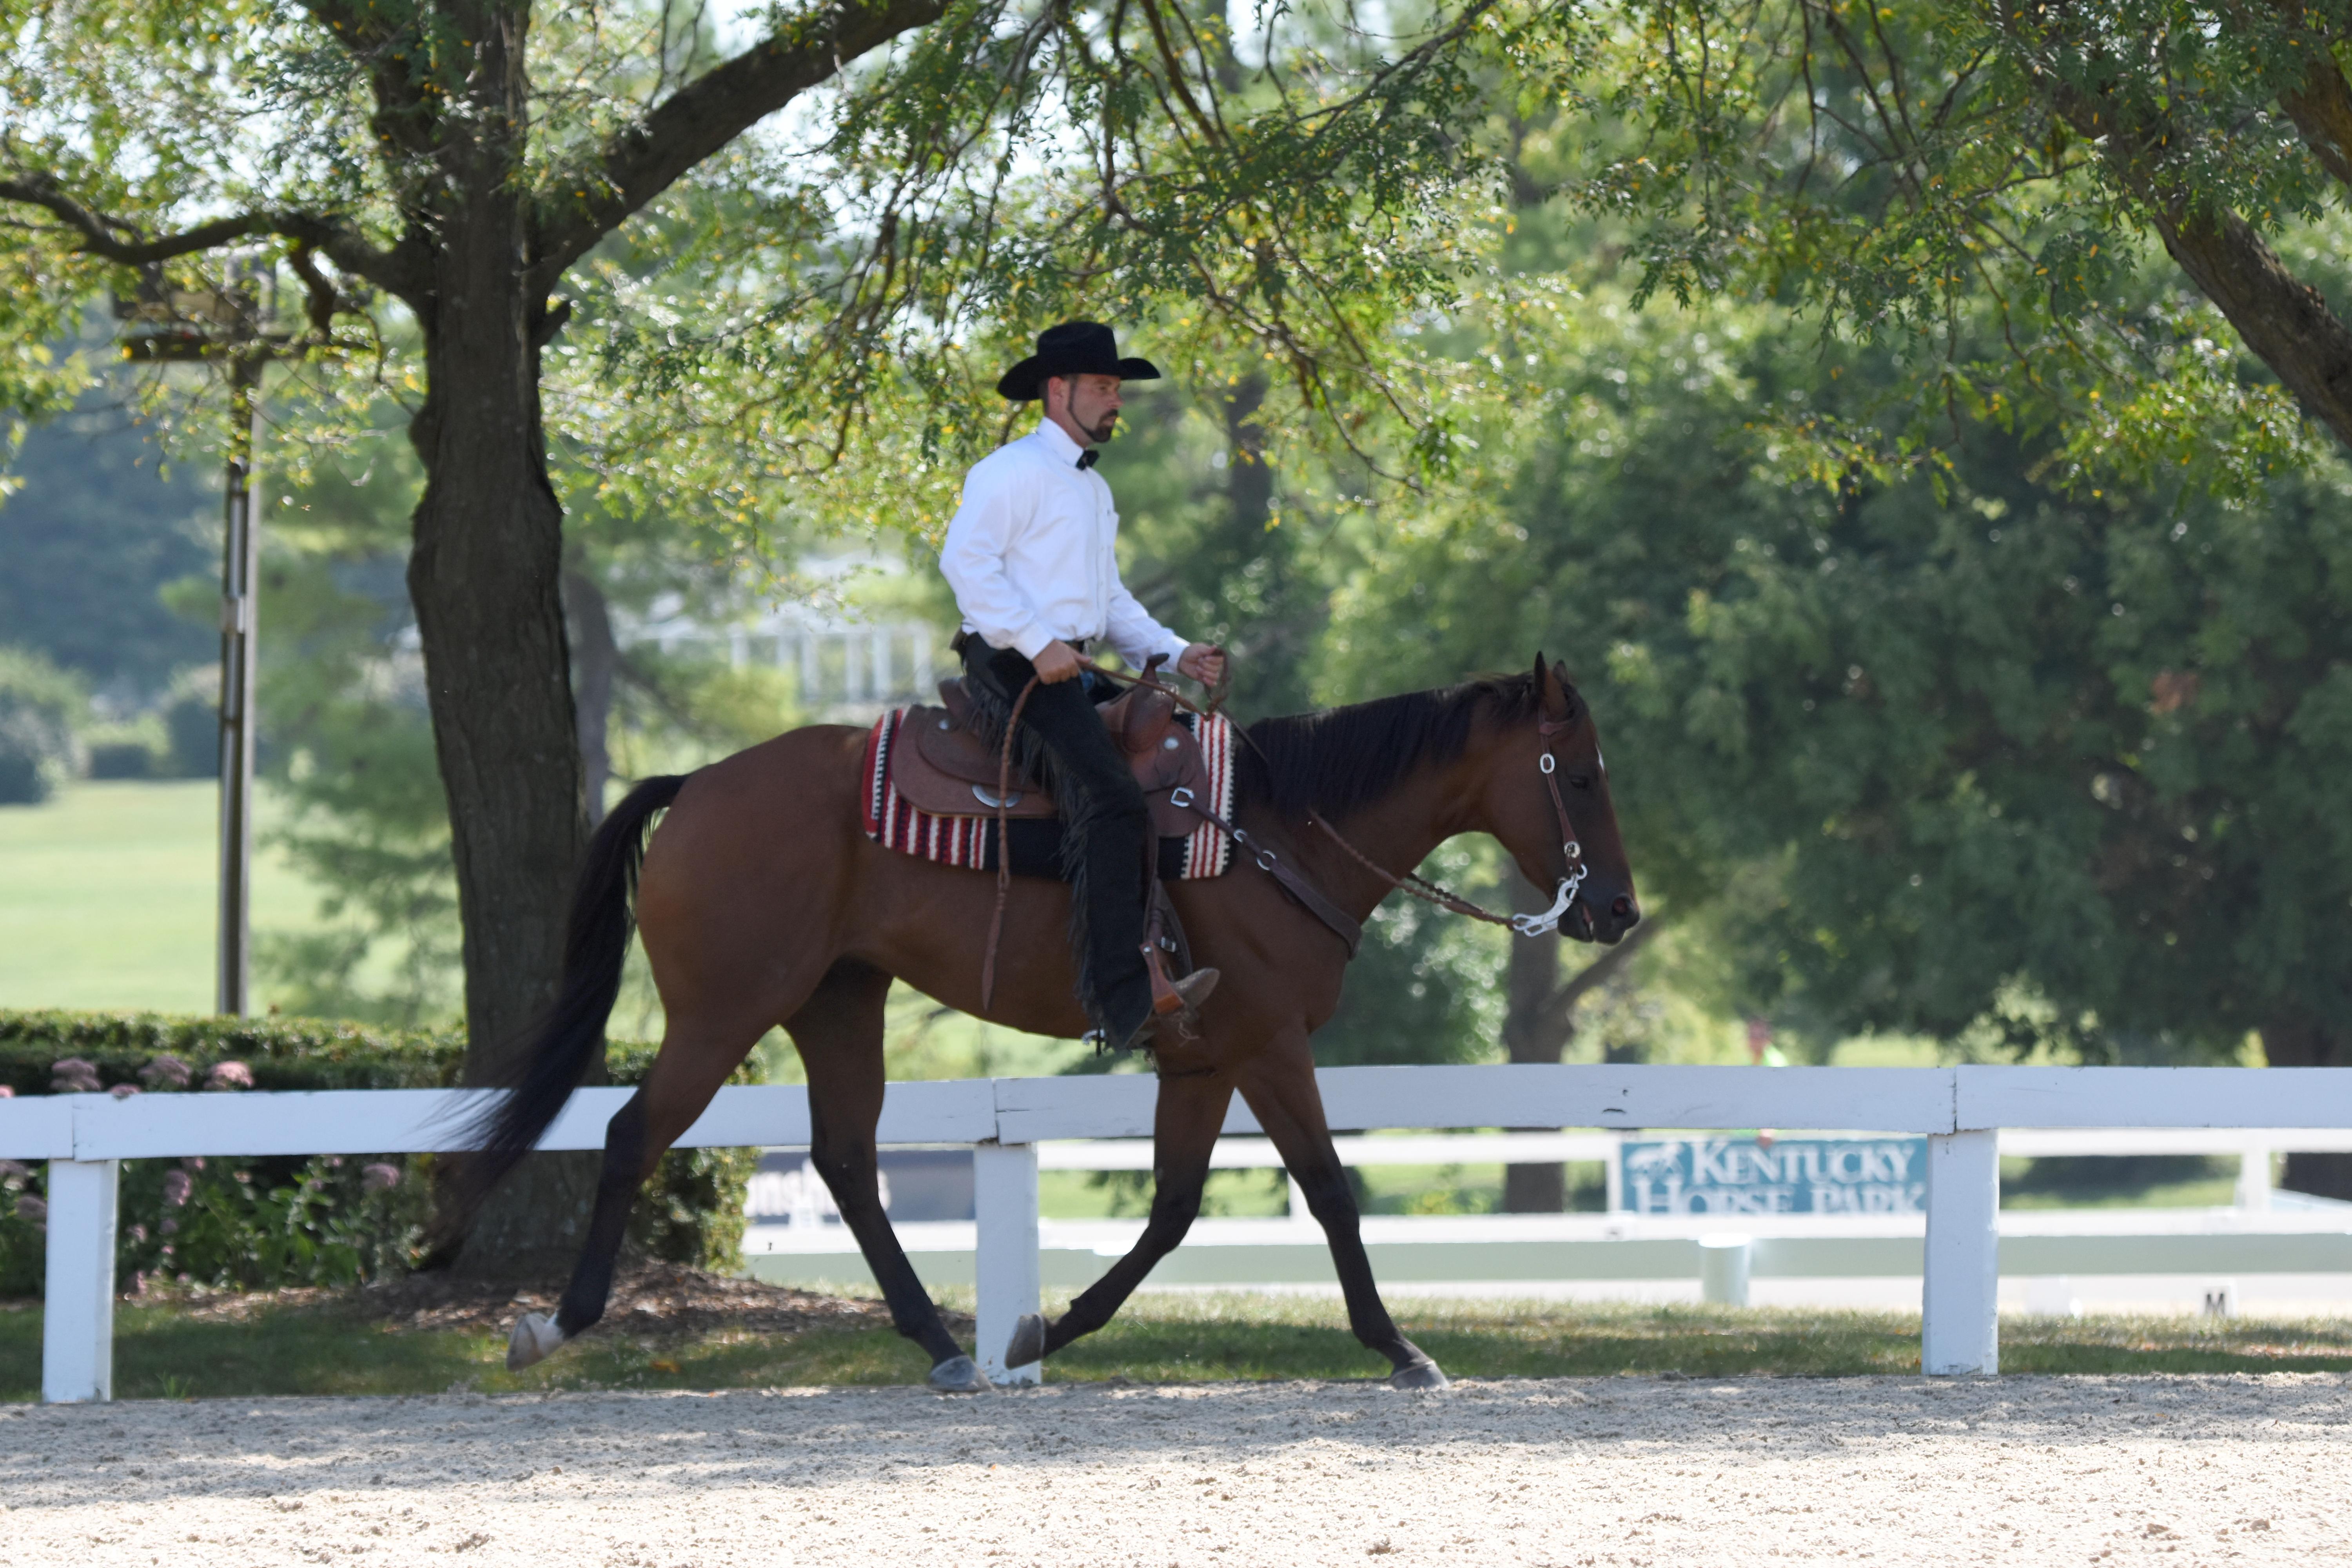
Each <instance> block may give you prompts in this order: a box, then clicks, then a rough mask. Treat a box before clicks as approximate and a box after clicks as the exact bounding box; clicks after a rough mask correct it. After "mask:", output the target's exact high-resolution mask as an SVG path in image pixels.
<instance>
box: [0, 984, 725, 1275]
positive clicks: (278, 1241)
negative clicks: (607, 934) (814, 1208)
mask: <svg viewBox="0 0 2352 1568" xmlns="http://www.w3.org/2000/svg"><path fill="white" fill-rule="evenodd" d="M657 1048H658V1047H654V1046H651V1045H645V1044H640V1043H635V1042H630V1041H615V1042H614V1043H613V1044H612V1045H611V1046H610V1047H608V1048H607V1051H606V1070H607V1073H608V1074H609V1076H610V1078H611V1079H612V1081H614V1082H615V1083H621V1084H632V1083H639V1082H642V1081H643V1080H644V1079H645V1076H646V1072H647V1071H648V1070H649V1069H650V1068H652V1065H653V1058H654V1057H655V1055H656V1050H657ZM464 1061H465V1039H464V1037H463V1036H462V1034H459V1033H457V1032H456V1031H450V1030H443V1031H419V1030H406V1031H401V1030H378V1029H364V1028H361V1027H359V1026H353V1025H350V1024H337V1023H328V1022H322V1021H319V1020H315V1019H299V1018H276V1017H271V1018H191V1017H176V1016H165V1015H160V1014H105V1013H72V1012H64V1011H46V1012H6V1011H0V1088H5V1089H8V1090H10V1091H13V1092H14V1093H16V1094H19V1095H33V1094H47V1093H51V1092H63V1091H68V1090H74V1089H80V1090H83V1091H90V1090H95V1089H110V1090H118V1091H142V1092H148V1093H170V1092H175V1091H190V1090H194V1091H202V1090H203V1089H205V1088H207V1087H210V1088H212V1089H214V1091H215V1092H236V1091H238V1090H239V1089H242V1088H245V1087H250V1088H254V1089H425V1088H445V1087H450V1086H454V1085H455V1084H456V1083H457V1081H458V1076H459V1072H460V1070H461V1068H463V1066H464ZM224 1067H226V1068H227V1071H226V1073H225V1072H223V1071H222V1070H221V1069H222V1068H224ZM758 1077H759V1074H758V1068H757V1067H756V1065H755V1064H753V1063H746V1064H745V1065H744V1066H743V1067H742V1068H739V1069H737V1072H736V1075H735V1081H738V1082H755V1081H757V1080H758ZM432 1163H433V1160H432V1157H431V1156H428V1155H412V1156H402V1155H396V1154H394V1155H383V1156H380V1157H377V1158H375V1159H372V1160H371V1159H367V1158H365V1157H352V1158H344V1157H341V1156H335V1155H323V1156H319V1157H316V1158H311V1159H299V1158H289V1159H250V1160H236V1161H226V1160H221V1159H211V1160H205V1159H190V1160H178V1161H161V1160H144V1161H129V1162H126V1163H124V1165H123V1167H122V1188H121V1216H122V1217H121V1228H120V1230H119V1233H118V1239H117V1253H116V1272H117V1277H118V1278H119V1279H121V1281H122V1282H123V1283H124V1286H125V1288H126V1289H130V1288H133V1286H134V1282H135V1281H136V1279H138V1278H139V1277H140V1276H142V1275H150V1276H154V1277H157V1278H160V1279H183V1280H186V1281H188V1282H192V1283H195V1284H202V1285H217V1286H233V1287H236V1288H240V1289H274V1288H276V1287H278V1286H282V1285H321V1284H323V1285H341V1284H350V1283H353V1282H356V1281H360V1280H365V1279H378V1278H382V1277H383V1276H385V1275H387V1274H396V1273H400V1272H403V1271H404V1270H406V1269H407V1268H412V1267H414V1266H415V1263H416V1262H417V1261H418V1260H419V1259H420V1258H421V1257H422V1256H423V1245H424V1238H425V1226H426V1220H427V1217H428V1213H429V1209H430V1197H429V1193H430V1186H431V1181H430V1174H429V1173H430V1171H431V1168H432ZM757 1163H758V1155H757V1152H756V1151H751V1150H740V1149H674V1150H671V1151H669V1152H667V1153H666V1154H665V1155H663V1157H662V1160H661V1163H660V1166H659V1168H658V1169H657V1171H656V1174H655V1175H654V1177H653V1179H652V1180H650V1181H649V1182H647V1183H646V1187H645V1189H644V1191H643V1192H642V1194H640V1196H639V1198H638V1201H637V1206H636V1208H635V1211H634V1212H633V1213H632V1215H631V1217H630V1226H629V1239H630V1241H631V1243H632V1244H633V1245H634V1246H635V1247H639V1248H642V1249H643V1250H644V1251H645V1252H646V1253H647V1254H649V1255H651V1256H653V1257H656V1258H664V1259H667V1260H668V1261H671V1262H677V1263H688V1264H692V1265H695V1266H697V1267H699V1268H719V1269H724V1268H732V1267H734V1266H735V1264H736V1262H737V1261H738V1258H739V1255H740V1247H741V1245H742V1237H743V1223H744V1222H743V1194H744V1189H745V1186H746V1185H747V1184H748V1183H749V1182H750V1180H751V1172H752V1169H753V1168H754V1167H755V1166H756V1165H757ZM0 1188H5V1201H0V1296H8V1295H28V1294H34V1293H37V1291H38V1289H39V1288H40V1281H41V1278H42V1270H43V1261H44V1259H43V1247H42V1238H41V1231H40V1229H39V1225H40V1223H41V1218H40V1216H39V1215H38V1212H37V1211H36V1213H35V1214H34V1215H26V1214H25V1213H24V1212H22V1210H21V1207H20V1204H21V1200H22V1199H23V1198H24V1197H26V1196H30V1197H32V1198H33V1199H35V1200H36V1201H37V1200H39V1199H40V1197H41V1194H42V1178H41V1174H40V1173H39V1171H38V1170H37V1169H35V1170H25V1169H22V1168H17V1169H12V1170H0Z"/></svg>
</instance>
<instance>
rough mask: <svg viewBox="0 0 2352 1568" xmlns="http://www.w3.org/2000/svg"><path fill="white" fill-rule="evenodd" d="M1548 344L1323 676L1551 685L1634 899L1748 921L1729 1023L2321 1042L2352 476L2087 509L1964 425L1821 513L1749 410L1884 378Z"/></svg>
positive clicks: (2150, 1041) (1827, 500)
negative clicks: (1625, 838)
mask: <svg viewBox="0 0 2352 1568" xmlns="http://www.w3.org/2000/svg"><path fill="white" fill-rule="evenodd" d="M1553 343H1554V345H1555V348H1554V352H1555V353H1556V354H1557V356H1558V357H1557V358H1556V359H1555V360H1554V361H1552V362H1551V363H1548V364H1547V365H1545V366H1544V367H1542V375H1541V382H1540V389H1539V391H1538V393H1537V394H1536V395H1534V396H1532V397H1531V399H1530V406H1529V408H1528V411H1527V423H1526V426H1525V427H1524V429H1523V430H1522V431H1521V432H1519V433H1517V435H1513V436H1512V437H1511V440H1512V442H1513V445H1512V446H1511V447H1510V448H1509V449H1510V450H1512V451H1516V452H1517V453H1519V454H1521V455H1522V456H1521V458H1520V460H1519V461H1518V462H1517V466H1516V467H1513V466H1511V464H1510V463H1509V462H1508V461H1507V460H1506V459H1504V458H1500V457H1497V458H1496V468H1497V473H1498V480H1499V482H1500V483H1501V485H1502V486H1503V487H1504V488H1503V489H1501V491H1500V494H1499V502H1500V504H1498V505H1496V506H1493V507H1491V508H1489V507H1480V508H1470V507H1465V508H1462V509H1460V510H1455V511H1450V512H1448V513H1446V514H1444V515H1443V516H1442V517H1440V518H1437V519H1433V520H1432V521H1431V522H1430V523H1428V524H1427V525H1425V526H1423V527H1421V528H1418V529H1415V530H1414V531H1411V532H1410V533H1408V534H1407V535H1405V536H1404V537H1402V538H1392V537H1388V536H1382V535H1377V534H1373V533H1371V532H1370V531H1366V532H1365V534H1364V535H1363V536H1362V537H1363V540H1364V543H1363V545H1362V549H1363V552H1364V553H1363V557H1362V560H1363V564H1362V566H1361V567H1360V569H1359V573H1358V575H1357V577H1356V579H1355V581H1354V583H1353V584H1352V585H1351V587H1350V588H1349V592H1348V594H1347V595H1345V596H1344V597H1343V599H1342V601H1341V607H1340V610H1339V617H1338V621H1337V624H1336V626H1335V630H1334V636H1333V639H1332V644H1331V647H1330V651H1329V653H1328V655H1327V657H1328V658H1333V659H1335V660H1338V661H1340V662H1341V663H1342V664H1344V663H1345V662H1346V661H1347V660H1348V659H1349V656H1350V650H1351V649H1353V648H1356V647H1362V646H1364V645H1365V644H1366V643H1367V642H1368V641H1369V640H1370V639H1372V638H1374V637H1378V638H1381V639H1382V640H1383V641H1384V642H1385V643H1386V644H1387V645H1388V646H1391V647H1402V648H1409V649H1413V650H1415V657H1416V658H1419V659H1420V660H1421V661H1422V662H1423V667H1424V668H1433V669H1442V668H1460V667H1461V665H1462V664H1464V663H1465V662H1490V663H1502V662H1505V661H1508V663H1510V664H1517V663H1519V662H1521V661H1522V660H1523V659H1524V658H1525V655H1526V650H1527V649H1528V647H1532V646H1541V647H1545V648H1546V649H1547V650H1548V651H1549V652H1551V653H1553V654H1555V655H1560V656H1565V657H1566V658H1568V660H1569V663H1570V668H1571V669H1573V670H1574V671H1576V673H1577V674H1578V676H1579V677H1580V681H1581V683H1582V686H1583V689H1584V690H1585V691H1586V693H1587V695H1588V696H1589V697H1590V698H1591V700H1592V702H1593V704H1594V708H1595V710H1596V713H1597V714H1598V717H1599V721H1600V723H1601V731H1602V734H1603V736H1604V739H1605V743H1606V751H1607V755H1608V758H1609V763H1610V768H1611V777H1612V787H1613V790H1614V794H1615V796H1616V800H1617V803H1618V805H1619V810H1620V814H1621V817H1622V820H1623V821H1624V823H1625V825H1626V827H1627V831H1628V835H1629V839H1630V842H1631V845H1632V848H1633V859H1634V864H1635V866H1636V867H1637V868H1639V871H1640V874H1641V876H1642V877H1643V882H1644V885H1645V888H1648V889H1663V890H1664V892H1665V893H1666V894H1667V896H1668V898H1669V899H1670V900H1672V901H1673V902H1674V903H1675V905H1676V906H1677V907H1689V906H1691V905H1693V904H1695V903H1698V902H1703V901H1705V900H1708V899H1711V898H1714V897H1717V896H1718V895H1720V894H1721V893H1723V892H1725V891H1727V890H1736V891H1737V893H1738V898H1737V899H1736V900H1734V902H1733V903H1732V904H1731V906H1730V907H1729V908H1727V910H1725V912H1724V913H1723V915H1722V917H1721V918H1720V920H1719V921H1718V924H1717V931H1719V935H1720V939H1721V940H1723V941H1725V942H1727V944H1728V945H1729V946H1730V948H1731V950H1732V951H1733V952H1735V953H1736V954H1738V960H1737V968H1738V973H1736V975H1735V976H1734V977H1733V978H1732V979H1731V982H1730V987H1731V990H1732V992H1733V994H1734V995H1735V996H1736V997H1737V998H1738V1001H1740V1002H1741V1003H1743V1004H1744V1005H1745V1006H1747V1007H1748V1008H1750V1009H1754V1010H1762V1009H1764V1008H1765V1007H1767V1006H1768V1005H1769V1006H1773V1007H1776V1008H1777V1009H1779V1010H1780V1012H1781V1014H1782V1015H1783V1016H1786V1017H1788V1018H1789V1019H1790V1021H1792V1022H1794V1021H1805V1022H1810V1023H1811V1026H1813V1027H1815V1028H1816V1029H1817V1030H1820V1031H1826V1032H1827V1033H1828V1034H1829V1036H1830V1037H1835V1035H1836V1034H1839V1033H1843V1032H1846V1031H1851V1030H1857V1029H1885V1030H1912V1031H1921V1032H1927V1033H1929V1034H1933V1035H1937V1036H1940V1037H1947V1038H1952V1037H1966V1038H1970V1039H1976V1040H1977V1041H1978V1045H1977V1047H1974V1048H1981V1049H1989V1050H1991V1051H1994V1052H2002V1053H2005V1052H2009V1051H2017V1050H2031V1049H2034V1048H2037V1047H2045V1046H2046V1047H2051V1048H2053V1049H2056V1050H2058V1051H2059V1052H2060V1053H2062V1055H2063V1054H2078V1055H2080V1056H2083V1057H2086V1058H2090V1059H2116V1058H2118V1057H2124V1058H2129V1059H2141V1060H2149V1059H2154V1060H2164V1059H2180V1058H2183V1057H2188V1058H2195V1057H2197V1056H2200V1055H2203V1056H2206V1057H2208V1058H2210V1057H2215V1056H2218V1057H2220V1058H2224V1059H2229V1058H2233V1057H2234V1055H2235V1052H2236V1050H2237V1047H2238V1045H2239V1042H2240V1041H2241V1039H2242V1037H2243V1036H2244V1034H2245V1033H2246V1031H2247V1030H2249V1029H2254V1028H2268V1027H2270V1026H2273V1025H2274V1024H2277V1023H2280V1022H2282V1021H2291V1020H2293V1019H2294V1018H2297V1017H2328V1016H2339V1015H2340V1013H2341V1010H2342V1008H2343V1007H2344V1005H2345V1004H2346V1002H2347V1000H2352V998H2347V996H2345V994H2344V993H2343V989H2342V988H2343V985H2344V981H2343V978H2342V974H2341V968H2340V965H2338V964H2337V963H2336V962H2335V959H2334V956H2333V955H2334V954H2335V953H2336V952H2339V951H2340V950H2341V945H2342V944H2343V943H2344V942H2346V941H2347V940H2352V841H2347V839H2346V837H2344V833H2343V826H2342V824H2341V822H2340V821H2339V820H2338V819H2337V818H2338V816H2339V814H2337V813H2336V812H2335V811H2334V810H2333V809H2332V807H2330V806H2329V805H2327V804H2326V784H2325V782H2324V781H2326V780H2327V779H2329V778H2331V777H2333V776H2336V774H2337V773H2338V772H2339V771H2340V770H2341V768H2342V767H2343V766H2344V765H2345V762H2344V759H2342V758H2340V757H2339V755H2338V741H2339V738H2340V736H2342V735H2344V734H2347V733H2352V728H2347V722H2346V721H2341V720H2339V717H2338V716H2337V714H2336V709H2337V707H2339V706H2340V705H2341V704H2340V703H2339V701H2338V698H2339V695H2340V693H2339V690H2338V688H2339V687H2341V686H2343V684H2344V683H2343V681H2342V680H2341V679H2339V677H2338V673H2337V672H2338V670H2339V668H2341V667H2344V666H2346V665H2347V664H2352V643H2347V641H2346V640H2345V637H2344V633H2345V629H2346V628H2347V627H2352V616H2347V613H2346V612H2347V609H2352V605H2347V603H2346V601H2345V597H2344V595H2345V594H2346V592H2347V589H2346V584H2347V583H2352V576H2347V557H2346V553H2345V552H2346V549H2347V540H2346V539H2344V538H2342V537H2339V535H2340V534H2341V533H2342V530H2341V528H2340V527H2339V526H2338V520H2339V519H2340V517H2341V516H2342V515H2343V514H2344V503H2343V497H2344V496H2345V494H2346V493H2347V490H2346V487H2347V485H2352V475H2342V474H2338V473H2336V471H2335V470H2334V468H2332V466H2331V467H2324V468H2320V469H2318V470H2316V471H2315V472H2314V473H2313V474H2312V475H2311V476H2310V477H2309V478H2307V479H2304V478H2279V479H2273V481H2271V483H2270V484H2269V485H2268V486H2267V488H2266V489H2265V490H2264V491H2263V494H2261V495H2260V496H2259V497H2256V498H2252V499H2248V500H2237V499H2234V498H2221V497H2215V496H2214V495H2212V494H2211V493H2210V491H2208V490H2206V489H2202V488H2201V487H2197V486H2192V485H2185V484H2181V483H2177V482H2176V483H2171V484H2165V485H2148V486H2138V485H2134V486H2123V485H2116V484H2111V485H2108V486H2103V487H2100V488H2096V489H2074V488H2072V487H2070V486H2068V485H2067V484H2066V483H2065V482H2064V474H2065V468H2064V461H2063V451H2062V449H2061V448H2060V447H2059V444H2058V442H2059V437H2056V436H2055V435H2054V434H2053V430H2052V427H2051V426H2049V425H2048V424H2047V423H2046V422H2045V423H2042V424H2041V425H2038V426H2031V427H2026V426H2020V427H2017V428H2009V427H2004V426H2002V425H2000V424H1998V423H1993V422H1989V421H1979V420H1969V421H1964V422H1963V423H1962V424H1961V426H1959V428H1958V435H1957V437H1955V438H1954V439H1953V441H1952V442H1951V445H1950V448H1949V451H1948V464H1947V466H1945V467H1944V468H1941V469H1940V470H1939V471H1934V472H1927V471H1918V470H1914V471H1911V472H1907V473H1898V474H1895V475H1891V476H1889V477H1887V478H1885V479H1876V478H1873V477H1871V476H1869V475H1867V474H1864V473H1853V474H1850V475H1848V476H1847V477H1846V478H1845V479H1843V482H1841V483H1840V484H1838V485H1835V486H1824V485H1822V484H1821V483H1819V482H1816V481H1814V480H1812V479H1810V478H1809V476H1808V470H1807V462H1808V458H1807V455H1806V454H1805V453H1803V452H1802V451H1801V450H1797V449H1794V448H1792V447H1791V446H1790V444H1788V443H1786V442H1785V441H1783V440H1782V439H1781V437H1780V429H1779V427H1778V426H1777V425H1776V423H1775V422H1774V421H1773V419H1772V418H1771V411H1773V410H1775V409H1786V408H1789V407H1790V406H1801V407H1803V408H1804V409H1806V410H1807V411H1808V413H1809V415H1811V416H1818V417H1820V418H1821V419H1822V420H1824V421H1829V420H1835V419H1837V418H1840V417H1842V416H1844V415H1845V414H1846V413H1847V411H1849V410H1851V409H1853V408H1856V407H1866V406H1867V405H1870V404H1871V403H1873V402H1874V401H1875V400H1877V399H1879V398H1882V397H1884V396H1885V395H1888V393H1889V389H1890V388H1893V387H1895V386H1897V385H1899V384H1901V375H1902V372H1901V367H1900V366H1899V365H1897V364H1895V363H1891V360H1890V356H1887V355H1884V354H1879V353H1870V352H1866V351H1856V350H1848V349H1841V348H1839V347H1837V346H1836V345H1834V344H1830V345H1824V344H1823V343H1822V342H1821V341H1820V339H1819V338H1818V337H1817V336H1816V335H1815V334H1814V333H1813V332H1812V331H1811V330H1810V329H1807V328H1805V327H1802V326H1801V325H1799V324H1797V323H1795V322H1792V321H1788V320H1786V319H1785V318H1781V317H1779V316H1777V315H1774V314H1771V313H1769V312H1760V311H1741V310H1731V309H1727V308H1721V307H1717V308H1710V309H1708V310H1694V311H1693V312H1691V313H1689V314H1687V315H1683V316H1679V317H1675V318H1661V317H1659V316H1657V315H1655V314H1647V315H1644V314H1637V313H1634V312H1632V311H1629V310H1623V309H1622V308H1620V307H1618V306H1617V305H1615V304H1613V303H1612V302H1610V301H1609V300H1607V298H1606V297H1605V296H1604V297H1603V298H1602V299H1601V300H1599V301H1596V303H1595V304H1594V306H1592V307H1591V308H1589V309H1585V310H1580V311H1579V312H1577V313H1576V314H1575V316H1574V317H1573V318H1572V319H1571V322H1570V331H1568V332H1566V333H1563V334H1562V335H1560V336H1559V337H1558V338H1556V339H1554V340H1553ZM1825 370H1826V371H1827V372H1828V373H1829V374H1827V375H1824V374H1823V372H1824V371H1825ZM2035 432H2038V434H2037V433H2035Z"/></svg>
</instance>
